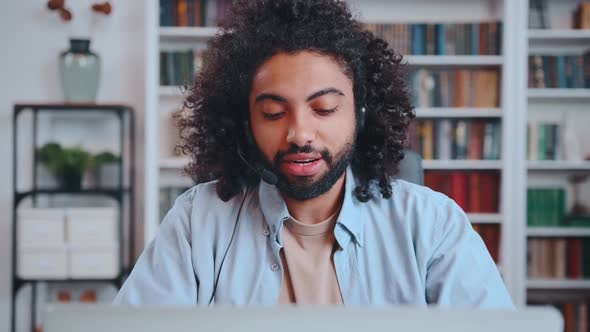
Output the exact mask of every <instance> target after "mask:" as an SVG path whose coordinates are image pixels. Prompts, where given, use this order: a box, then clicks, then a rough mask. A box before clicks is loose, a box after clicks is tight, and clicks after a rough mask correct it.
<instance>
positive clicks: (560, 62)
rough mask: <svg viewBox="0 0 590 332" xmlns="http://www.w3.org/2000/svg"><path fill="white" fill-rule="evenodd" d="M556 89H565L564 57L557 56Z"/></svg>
mask: <svg viewBox="0 0 590 332" xmlns="http://www.w3.org/2000/svg"><path fill="white" fill-rule="evenodd" d="M556 60H557V61H556V62H557V87H558V88H562V89H563V88H567V83H566V80H565V56H564V55H558V56H557V59H556Z"/></svg>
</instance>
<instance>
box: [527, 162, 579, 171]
mask: <svg viewBox="0 0 590 332" xmlns="http://www.w3.org/2000/svg"><path fill="white" fill-rule="evenodd" d="M527 167H528V169H529V171H555V172H558V171H562V172H571V171H590V162H589V161H560V160H556V161H550V160H541V161H528V162H527Z"/></svg>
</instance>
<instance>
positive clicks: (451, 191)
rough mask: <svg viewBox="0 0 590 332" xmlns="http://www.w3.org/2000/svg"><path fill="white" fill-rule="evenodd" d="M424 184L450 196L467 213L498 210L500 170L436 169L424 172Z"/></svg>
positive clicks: (495, 211) (494, 211)
mask: <svg viewBox="0 0 590 332" xmlns="http://www.w3.org/2000/svg"><path fill="white" fill-rule="evenodd" d="M424 185H426V186H427V187H429V188H430V189H432V190H434V191H438V192H441V193H443V194H445V195H447V196H449V197H450V198H452V199H453V200H454V201H455V202H456V203H457V204H458V205H459V206H460V207H461V208H462V209H463V211H465V212H468V213H497V212H498V211H499V197H500V172H498V171H438V170H436V171H435V170H427V171H425V172H424Z"/></svg>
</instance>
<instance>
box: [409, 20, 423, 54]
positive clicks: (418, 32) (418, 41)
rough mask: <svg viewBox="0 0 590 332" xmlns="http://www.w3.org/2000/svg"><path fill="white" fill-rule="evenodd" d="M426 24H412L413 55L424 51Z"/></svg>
mask: <svg viewBox="0 0 590 332" xmlns="http://www.w3.org/2000/svg"><path fill="white" fill-rule="evenodd" d="M425 44H426V25H425V24H414V25H412V51H413V52H412V53H413V54H414V55H424V54H425V53H426V47H425V46H426V45H425Z"/></svg>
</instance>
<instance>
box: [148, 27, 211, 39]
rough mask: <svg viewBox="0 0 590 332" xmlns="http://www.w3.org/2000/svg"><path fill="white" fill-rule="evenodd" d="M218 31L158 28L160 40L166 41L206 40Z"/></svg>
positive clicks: (205, 28)
mask: <svg viewBox="0 0 590 332" xmlns="http://www.w3.org/2000/svg"><path fill="white" fill-rule="evenodd" d="M217 31H219V28H217V27H160V29H159V36H160V38H166V39H208V38H211V37H214V36H215V34H216V33H217Z"/></svg>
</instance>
